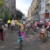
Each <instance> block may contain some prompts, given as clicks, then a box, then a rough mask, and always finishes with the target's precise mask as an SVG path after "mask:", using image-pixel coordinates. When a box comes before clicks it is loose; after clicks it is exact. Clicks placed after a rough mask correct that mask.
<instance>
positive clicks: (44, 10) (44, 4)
mask: <svg viewBox="0 0 50 50" xmlns="http://www.w3.org/2000/svg"><path fill="white" fill-rule="evenodd" d="M49 2H50V0H41V20H42V21H49V13H50V3H49Z"/></svg>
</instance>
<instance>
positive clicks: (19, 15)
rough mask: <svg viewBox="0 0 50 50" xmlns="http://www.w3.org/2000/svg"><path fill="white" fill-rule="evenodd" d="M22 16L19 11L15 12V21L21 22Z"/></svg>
mask: <svg viewBox="0 0 50 50" xmlns="http://www.w3.org/2000/svg"><path fill="white" fill-rule="evenodd" d="M22 16H23V13H22V12H21V11H19V10H16V18H17V20H21V18H22Z"/></svg>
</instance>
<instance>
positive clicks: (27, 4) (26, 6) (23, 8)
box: [16, 0, 32, 15]
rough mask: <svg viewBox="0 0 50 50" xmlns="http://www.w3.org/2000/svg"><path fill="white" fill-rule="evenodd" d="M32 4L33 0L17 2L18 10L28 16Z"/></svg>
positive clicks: (17, 0) (18, 0)
mask: <svg viewBox="0 0 50 50" xmlns="http://www.w3.org/2000/svg"><path fill="white" fill-rule="evenodd" d="M31 3H32V0H16V9H19V10H20V11H21V12H22V13H24V14H25V15H27V11H28V9H29V7H30V5H31Z"/></svg>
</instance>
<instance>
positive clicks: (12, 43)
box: [0, 30, 50, 50]
mask: <svg viewBox="0 0 50 50" xmlns="http://www.w3.org/2000/svg"><path fill="white" fill-rule="evenodd" d="M17 32H18V31H16V30H15V31H14V32H12V31H10V30H6V34H5V37H4V41H3V42H2V41H0V50H19V45H18V43H17V40H18V34H17ZM30 32H31V31H28V34H24V35H25V39H24V42H23V44H24V45H23V48H22V50H50V47H49V46H50V40H48V41H47V42H46V43H44V42H43V41H42V40H41V39H40V36H39V33H37V32H35V33H34V34H30Z"/></svg>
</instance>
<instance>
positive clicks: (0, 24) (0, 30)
mask: <svg viewBox="0 0 50 50" xmlns="http://www.w3.org/2000/svg"><path fill="white" fill-rule="evenodd" d="M3 31H4V23H3V20H2V19H0V33H1V36H2V41H3V40H4V37H3Z"/></svg>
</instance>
